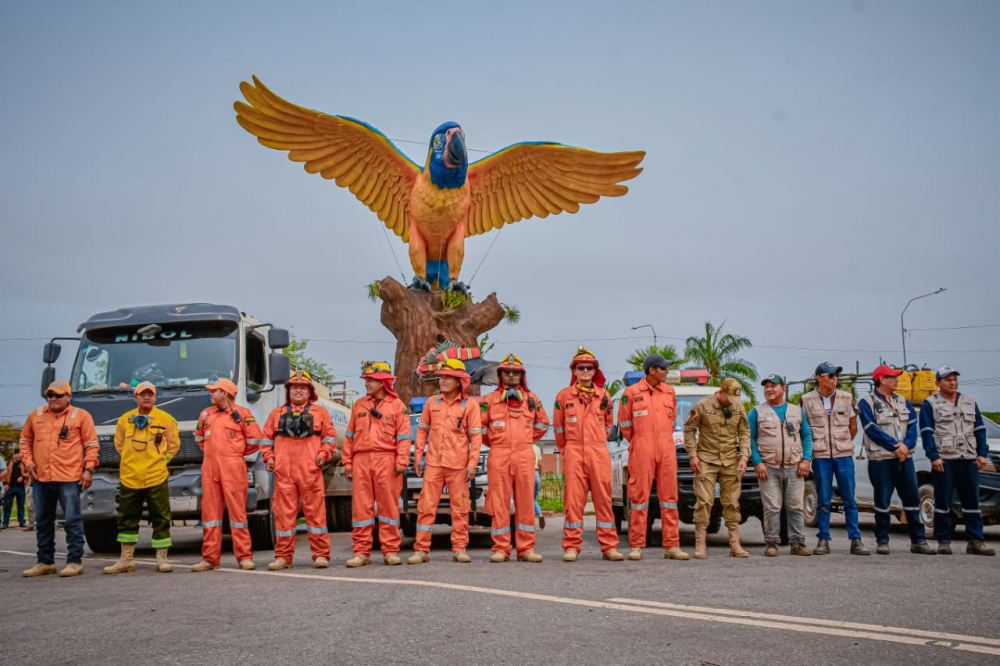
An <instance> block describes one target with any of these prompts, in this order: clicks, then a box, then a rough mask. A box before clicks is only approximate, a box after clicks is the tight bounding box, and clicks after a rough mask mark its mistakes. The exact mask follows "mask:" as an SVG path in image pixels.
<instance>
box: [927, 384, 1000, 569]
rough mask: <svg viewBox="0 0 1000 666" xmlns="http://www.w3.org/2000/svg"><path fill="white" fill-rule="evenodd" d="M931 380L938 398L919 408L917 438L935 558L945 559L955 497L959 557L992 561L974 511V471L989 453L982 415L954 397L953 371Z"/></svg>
mask: <svg viewBox="0 0 1000 666" xmlns="http://www.w3.org/2000/svg"><path fill="white" fill-rule="evenodd" d="M936 379H937V387H938V393H937V394H936V395H932V396H931V397H929V398H927V400H924V404H923V405H921V407H920V437H921V438H922V439H923V441H924V451H926V452H927V458H928V459H929V460H930V461H931V481H932V482H933V484H934V538H935V539H937V542H938V551H937V552H938V553H939V554H941V555H951V521H952V517H951V497H952V493H953V492H955V491H958V498H959V501H960V502H961V504H962V519H963V521H964V522H965V540H966V546H965V552H966V553H968V554H970V555H996V550H994V549H993V548H987V547H986V544H985V543H984V541H983V538H984V537H983V513H982V510H981V509H980V508H979V470H981V469H983V468H984V467H986V462H987V460H986V457H987V456H988V455H989V452H990V448H989V445H988V444H987V443H986V424H984V423H983V415H982V414H980V412H979V405H977V404H976V401H975V400H973V399H972V398H971V397H970V396H968V395H965V394H963V393H959V392H958V370H955V369H954V368H949V367H948V366H944V367H943V368H940V369H939V370H938V371H937V375H936Z"/></svg>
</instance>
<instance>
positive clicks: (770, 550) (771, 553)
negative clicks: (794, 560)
mask: <svg viewBox="0 0 1000 666" xmlns="http://www.w3.org/2000/svg"><path fill="white" fill-rule="evenodd" d="M793 554H794V553H793ZM777 556H778V544H776V543H769V544H765V546H764V557H777Z"/></svg>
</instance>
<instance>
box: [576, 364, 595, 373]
mask: <svg viewBox="0 0 1000 666" xmlns="http://www.w3.org/2000/svg"><path fill="white" fill-rule="evenodd" d="M576 369H577V372H593V370H594V366H592V365H578V366H576Z"/></svg>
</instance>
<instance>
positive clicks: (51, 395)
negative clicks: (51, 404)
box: [45, 391, 66, 400]
mask: <svg viewBox="0 0 1000 666" xmlns="http://www.w3.org/2000/svg"><path fill="white" fill-rule="evenodd" d="M45 397H46V398H48V399H49V400H52V399H53V398H65V397H66V394H65V393H52V392H51V391H50V392H49V393H46V394H45Z"/></svg>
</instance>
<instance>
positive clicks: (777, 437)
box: [757, 402, 802, 467]
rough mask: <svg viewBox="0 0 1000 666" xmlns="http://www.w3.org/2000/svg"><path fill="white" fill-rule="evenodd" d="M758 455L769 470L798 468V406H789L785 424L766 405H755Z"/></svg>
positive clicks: (800, 445) (800, 449)
mask: <svg viewBox="0 0 1000 666" xmlns="http://www.w3.org/2000/svg"><path fill="white" fill-rule="evenodd" d="M788 426H791V431H792V432H789V427H788ZM757 453H758V454H760V459H761V460H763V461H764V464H765V465H767V466H768V467H794V466H795V465H798V464H799V461H801V460H802V409H801V408H800V407H799V406H798V405H793V404H790V403H789V404H788V406H787V407H786V408H785V422H784V423H782V422H781V419H779V418H778V412H776V411H774V408H773V407H771V405H769V404H767V403H766V402H765V403H763V404H760V405H757Z"/></svg>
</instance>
